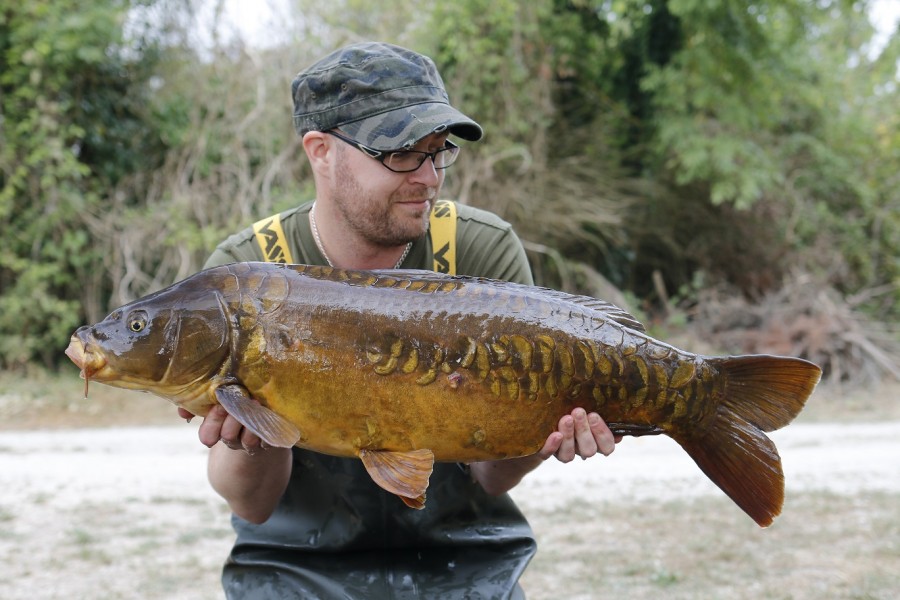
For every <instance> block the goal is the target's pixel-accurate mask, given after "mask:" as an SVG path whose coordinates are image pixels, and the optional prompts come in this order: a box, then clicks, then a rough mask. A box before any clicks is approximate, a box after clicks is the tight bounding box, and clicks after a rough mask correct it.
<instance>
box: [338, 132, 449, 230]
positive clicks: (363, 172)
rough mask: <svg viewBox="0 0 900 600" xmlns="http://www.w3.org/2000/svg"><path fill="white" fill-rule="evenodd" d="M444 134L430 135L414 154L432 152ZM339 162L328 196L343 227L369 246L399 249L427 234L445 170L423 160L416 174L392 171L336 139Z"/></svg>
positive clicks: (444, 137) (417, 147) (415, 148)
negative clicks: (363, 239) (358, 236)
mask: <svg viewBox="0 0 900 600" xmlns="http://www.w3.org/2000/svg"><path fill="white" fill-rule="evenodd" d="M446 139H447V134H446V133H441V134H432V135H430V136H428V137H426V138H424V139H422V140H420V142H419V143H418V144H416V146H415V147H414V148H412V149H413V150H419V151H423V152H433V151H435V150H437V149H439V148H441V147H443V146H444V142H445V141H446ZM334 141H335V142H336V147H337V152H338V154H337V161H336V164H335V172H334V180H333V181H334V185H333V187H332V198H333V200H334V203H335V206H337V208H338V210H339V211H340V212H341V214H342V215H343V217H344V219H345V221H346V222H347V224H348V225H349V226H350V227H351V228H352V229H353V230H354V231H355V232H356V233H357V234H359V235H361V236H362V237H363V238H365V239H366V240H367V241H369V242H370V243H373V244H376V245H381V246H399V245H402V244H405V243H407V242H410V241H412V240H415V239H417V238H419V237H421V236H423V235H424V234H425V232H426V231H427V228H428V215H429V212H430V211H431V206H432V205H433V204H434V201H435V199H436V198H437V196H438V193H439V192H440V189H441V185H443V183H444V171H443V170H436V169H435V168H434V163H433V162H432V160H431V159H430V158H429V159H426V160H425V162H423V163H422V165H421V166H420V167H419V168H418V169H416V170H415V171H411V172H409V173H394V172H393V171H390V170H388V169H387V168H385V167H384V165H382V164H381V163H380V162H378V161H377V160H373V159H372V158H370V157H368V156H366V155H365V154H363V153H362V152H360V151H359V150H357V149H356V148H353V147H352V146H350V145H348V144H345V143H343V142H341V141H339V140H337V139H334Z"/></svg>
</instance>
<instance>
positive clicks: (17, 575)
mask: <svg viewBox="0 0 900 600" xmlns="http://www.w3.org/2000/svg"><path fill="white" fill-rule="evenodd" d="M195 427H196V423H195V424H194V425H187V426H185V425H181V426H172V427H127V428H110V429H77V430H55V431H43V430H35V431H9V432H0V564H2V565H3V566H2V569H0V573H2V575H0V598H5V599H9V600H14V599H25V598H28V599H30V600H36V599H44V598H47V599H49V598H67V599H68V598H86V597H96V598H141V599H147V598H166V599H170V598H174V599H178V598H185V599H188V598H190V599H203V598H220V597H221V592H220V590H219V588H218V574H219V568H220V565H221V563H222V561H223V560H224V558H225V556H226V555H227V552H228V550H229V548H230V545H231V543H232V541H233V534H232V532H231V528H230V525H229V521H228V511H227V509H226V507H225V506H224V503H223V502H222V501H221V500H220V499H219V498H218V497H217V496H216V495H215V494H214V493H213V492H212V490H211V489H210V488H209V485H208V484H207V482H206V476H205V456H206V449H205V448H204V447H203V446H201V445H200V443H199V442H198V441H197V439H196V431H195ZM772 438H773V440H774V441H775V443H776V445H777V446H778V448H779V451H780V453H781V456H782V460H783V463H784V470H785V476H786V480H787V495H788V498H789V499H790V495H791V493H792V492H795V493H799V492H803V491H810V490H819V491H823V492H828V493H832V494H839V495H851V496H852V495H861V494H867V493H870V492H888V493H897V492H900V422H896V421H891V422H884V423H853V424H846V425H844V424H832V423H814V424H800V423H797V424H794V425H792V426H790V427H788V428H785V429H783V430H781V431H778V432H775V433H773V434H772ZM560 490H565V493H563V494H561V493H559V492H560ZM721 494H722V493H721V492H720V491H719V490H718V488H716V487H715V486H714V485H713V484H712V483H710V482H709V481H708V480H707V479H706V478H705V477H704V475H703V474H702V473H700V471H699V469H697V467H696V466H695V465H694V463H693V462H692V461H691V460H690V459H689V458H688V457H687V455H686V454H685V453H684V452H683V451H682V450H681V449H680V448H679V447H678V446H677V444H675V443H674V442H672V441H671V440H669V439H667V438H662V437H660V438H639V439H626V440H625V441H624V442H623V443H622V444H620V446H619V448H618V449H617V451H616V452H615V453H614V454H613V455H612V456H611V457H609V458H598V459H593V460H589V461H576V462H575V463H572V464H569V465H562V464H559V463H556V462H555V461H551V462H548V463H547V464H546V465H544V466H542V467H541V468H540V469H538V470H537V471H536V472H534V473H532V474H530V475H529V476H528V477H527V478H526V480H525V481H524V482H523V483H522V484H521V485H520V486H519V487H518V488H516V489H515V490H514V492H513V496H514V497H515V499H516V501H517V502H518V503H519V504H520V506H521V507H522V509H523V510H524V511H525V513H526V514H528V513H529V511H544V512H546V511H548V510H553V509H554V507H555V506H556V505H557V504H558V505H559V506H563V505H564V504H570V503H571V502H572V501H573V500H576V501H581V500H583V501H584V502H585V503H591V502H593V501H595V500H596V499H597V498H598V497H604V498H607V499H608V498H610V497H613V496H614V497H615V498H616V501H617V502H629V501H632V502H640V501H643V500H646V499H650V498H653V499H656V500H660V499H677V498H696V497H702V496H711V495H721ZM734 510H736V511H737V510H738V509H737V508H736V507H735V509H734ZM776 523H777V521H776Z"/></svg>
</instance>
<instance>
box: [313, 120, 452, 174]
mask: <svg viewBox="0 0 900 600" xmlns="http://www.w3.org/2000/svg"><path fill="white" fill-rule="evenodd" d="M325 133H327V134H329V135H333V136H334V137H336V138H337V139H339V140H341V141H342V142H345V143H347V144H350V145H351V146H353V147H354V148H356V149H357V150H359V151H360V152H362V153H363V154H365V155H366V156H368V157H369V158H374V159H375V160H377V161H378V162H380V163H381V164H382V165H383V166H384V168H385V169H387V170H388V171H393V172H394V173H412V172H413V171H417V170H418V169H419V167H421V166H422V164H423V163H424V162H425V161H426V160H427V159H428V158H431V164H433V165H434V168H435V169H436V170H442V169H446V168H447V167H449V166H451V165H452V164H453V163H455V162H456V157H457V156H459V150H460V148H459V146H457V145H456V144H454V143H453V142H451V141H450V140H446V141H445V142H444V144H445V145H444V147H443V148H438V149H437V150H435V151H434V152H423V151H422V150H376V149H375V148H370V147H368V146H366V145H364V144H360V143H359V142H357V141H356V140H354V139H352V138H349V137H347V136H345V135H341V134H340V133H338V132H337V131H335V130H333V129H329V130H327V131H325ZM442 152H451V154H450V155H449V158H450V162H449V163H447V164H445V165H444V166H441V167H439V166H438V164H437V155H438V154H440V153H442ZM401 153H408V154H414V155H420V156H421V157H422V160H420V161H419V164H417V165H416V166H415V168H413V169H403V170H399V171H398V170H397V169H394V168H392V167H390V166H389V165H388V164H387V162H386V161H388V160H390V158H391V156H393V155H394V154H401Z"/></svg>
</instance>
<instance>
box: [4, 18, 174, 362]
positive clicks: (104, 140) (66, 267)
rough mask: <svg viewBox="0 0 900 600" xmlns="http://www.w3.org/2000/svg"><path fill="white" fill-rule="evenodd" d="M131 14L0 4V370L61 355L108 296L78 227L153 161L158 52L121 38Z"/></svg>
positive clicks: (93, 251) (92, 249)
mask: <svg viewBox="0 0 900 600" xmlns="http://www.w3.org/2000/svg"><path fill="white" fill-rule="evenodd" d="M127 8H128V7H127V5H126V4H122V3H121V2H116V1H114V0H109V1H106V2H95V3H91V4H89V5H84V3H79V2H74V1H49V0H35V1H34V2H25V3H22V2H16V3H14V2H8V1H4V2H3V4H2V8H0V227H2V230H3V236H2V239H0V340H2V341H0V365H6V366H9V365H19V364H22V363H24V362H26V361H28V360H30V359H32V358H40V359H42V360H43V361H44V362H45V363H47V364H52V363H53V362H55V360H57V357H58V356H59V351H60V349H61V347H64V346H65V340H66V339H67V337H68V335H69V334H70V333H71V331H72V329H73V328H74V327H75V326H76V325H77V324H78V323H79V322H80V321H81V320H82V318H83V312H82V310H81V308H82V306H83V304H84V303H85V301H86V300H90V299H92V298H93V299H94V300H96V299H97V298H100V297H102V296H103V295H104V294H105V293H106V292H108V282H106V281H104V278H103V276H102V273H98V272H97V266H98V264H99V263H100V261H99V260H98V256H97V253H98V251H99V248H98V246H97V245H96V244H95V243H93V240H92V239H91V235H90V234H89V232H88V229H87V227H86V225H85V223H86V222H87V221H88V220H89V219H90V218H91V217H92V216H95V215H97V214H100V213H102V212H103V210H104V209H105V207H104V206H103V205H102V200H103V198H104V195H105V193H106V191H107V190H109V189H112V188H113V187H114V186H116V185H117V184H118V182H119V181H121V179H122V178H124V177H125V176H127V175H128V174H129V173H130V172H133V171H134V170H135V169H137V168H139V167H140V168H144V167H146V166H148V165H152V164H153V162H154V160H155V161H159V160H160V159H161V152H162V150H164V146H163V145H162V144H161V143H159V141H158V140H157V139H155V138H154V134H155V132H154V131H153V128H152V127H149V126H148V123H147V119H146V118H145V116H144V106H145V105H144V100H145V97H146V94H147V93H148V89H147V82H148V79H149V77H150V75H151V74H152V70H151V68H152V64H153V61H154V60H155V58H156V56H155V54H154V52H153V49H152V47H143V48H135V47H134V46H130V47H126V46H125V44H124V43H123V36H122V24H123V22H124V19H125V14H126V10H127ZM136 50H137V51H136Z"/></svg>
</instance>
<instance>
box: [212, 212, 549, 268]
mask: <svg viewBox="0 0 900 600" xmlns="http://www.w3.org/2000/svg"><path fill="white" fill-rule="evenodd" d="M311 207H312V203H311V202H310V203H306V204H303V205H301V206H298V207H297V208H293V209H291V210H288V211H285V212H283V213H281V227H282V229H283V230H284V235H285V238H286V239H287V242H288V245H289V246H290V251H291V255H292V257H293V259H294V262H297V263H302V264H306V265H325V264H327V263H326V261H325V257H324V256H322V253H321V252H320V251H319V248H318V247H317V246H316V243H315V240H314V239H313V235H312V230H311V229H310V226H309V210H310V208H311ZM456 208H457V217H456V223H457V225H456V263H457V264H456V273H457V275H472V276H476V277H489V278H491V279H502V280H504V281H514V282H516V283H525V284H529V285H530V284H533V283H534V280H533V279H532V276H531V269H530V267H529V265H528V258H527V257H526V256H525V250H524V249H523V248H522V243H521V242H520V241H519V238H518V237H517V236H516V234H515V233H514V232H513V229H512V226H511V225H510V224H509V223H507V222H506V221H504V220H503V219H501V218H499V217H498V216H497V215H495V214H493V213H489V212H487V211H484V210H480V209H477V208H473V207H471V206H465V205H463V204H458V205H457V207H456ZM257 260H265V257H264V256H263V252H262V249H261V248H260V246H259V243H258V242H257V241H256V236H255V234H254V233H253V228H252V227H248V228H247V229H245V230H243V231H241V232H240V233H238V234H236V235H232V236H231V237H229V238H228V239H227V240H225V241H224V242H222V243H221V244H219V245H218V246H217V247H216V249H215V251H214V252H213V253H212V255H211V256H210V257H209V259H208V260H207V261H206V265H205V267H206V268H209V267H215V266H218V265H225V264H228V263H233V262H243V261H257ZM433 260H434V251H433V249H432V247H431V237H430V236H428V235H426V236H423V237H422V238H420V239H418V240H416V241H415V242H413V245H412V248H410V251H409V254H408V255H407V257H406V259H405V260H404V261H403V264H402V265H400V267H401V268H403V269H431V268H432V265H433Z"/></svg>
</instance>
